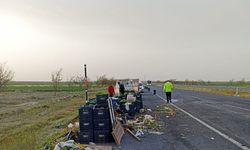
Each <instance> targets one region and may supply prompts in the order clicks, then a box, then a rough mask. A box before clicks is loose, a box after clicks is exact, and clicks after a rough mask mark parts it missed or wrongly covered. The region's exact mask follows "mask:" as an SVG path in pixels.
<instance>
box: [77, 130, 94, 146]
mask: <svg viewBox="0 0 250 150" xmlns="http://www.w3.org/2000/svg"><path fill="white" fill-rule="evenodd" d="M90 142H94V132H93V130H90V131H84V132H82V131H80V133H79V143H80V144H89V143H90Z"/></svg>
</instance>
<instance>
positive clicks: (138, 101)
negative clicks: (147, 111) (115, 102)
mask: <svg viewBox="0 0 250 150" xmlns="http://www.w3.org/2000/svg"><path fill="white" fill-rule="evenodd" d="M135 96H136V101H135V102H134V105H135V110H136V112H139V111H140V109H142V108H143V102H142V95H141V94H136V95H135Z"/></svg>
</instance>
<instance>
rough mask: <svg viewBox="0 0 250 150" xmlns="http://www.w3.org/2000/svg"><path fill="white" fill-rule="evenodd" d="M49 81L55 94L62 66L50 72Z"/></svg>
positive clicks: (60, 78) (60, 77)
mask: <svg viewBox="0 0 250 150" xmlns="http://www.w3.org/2000/svg"><path fill="white" fill-rule="evenodd" d="M51 81H52V86H53V89H54V92H55V95H57V92H58V90H59V86H60V82H61V81H62V68H61V69H59V70H58V71H56V72H54V73H52V74H51Z"/></svg>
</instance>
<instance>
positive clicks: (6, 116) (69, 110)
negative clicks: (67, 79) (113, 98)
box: [0, 82, 106, 150]
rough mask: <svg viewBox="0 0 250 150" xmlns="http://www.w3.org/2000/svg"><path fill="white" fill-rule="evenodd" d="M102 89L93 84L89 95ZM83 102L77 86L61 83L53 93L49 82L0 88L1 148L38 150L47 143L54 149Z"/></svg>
mask: <svg viewBox="0 0 250 150" xmlns="http://www.w3.org/2000/svg"><path fill="white" fill-rule="evenodd" d="M105 91H106V90H105V88H100V87H98V88H97V87H95V86H94V87H93V86H92V90H91V92H90V93H89V97H90V98H93V97H95V95H96V94H97V93H100V92H102V93H105ZM84 103H85V95H84V91H83V89H81V88H80V87H74V88H69V87H68V86H67V85H66V84H65V83H63V84H62V86H61V88H60V92H58V94H57V95H56V96H55V94H54V92H53V88H51V86H50V83H49V82H12V83H10V84H9V85H8V87H7V89H5V91H4V92H0V149H1V150H19V149H20V150H21V149H22V150H23V149H25V150H36V149H37V150H39V149H42V148H43V147H44V145H46V144H47V145H48V146H49V147H50V148H51V149H53V147H54V146H55V144H56V142H57V139H58V138H59V137H60V136H62V135H64V134H65V133H67V132H68V131H67V128H64V127H65V126H67V125H68V123H69V122H70V121H71V120H72V119H73V118H75V117H76V116H77V115H78V109H79V107H80V106H81V105H83V104H84Z"/></svg>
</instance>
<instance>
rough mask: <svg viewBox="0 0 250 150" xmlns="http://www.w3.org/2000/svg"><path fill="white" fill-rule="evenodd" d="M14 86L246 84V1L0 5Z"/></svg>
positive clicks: (0, 42)
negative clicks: (74, 81) (103, 78)
mask: <svg viewBox="0 0 250 150" xmlns="http://www.w3.org/2000/svg"><path fill="white" fill-rule="evenodd" d="M0 62H7V64H8V66H9V68H10V69H12V70H13V71H15V80H50V76H51V73H52V72H53V71H56V70H58V69H59V68H63V76H64V79H65V80H66V79H67V78H69V77H70V76H74V75H81V74H83V65H84V64H85V63H86V64H87V65H88V73H89V76H90V78H91V79H96V76H99V75H102V74H106V75H107V76H109V77H115V78H127V77H130V78H135V77H136V78H137V77H138V78H141V79H151V80H157V79H159V80H165V79H179V80H185V79H194V80H199V79H202V80H230V79H235V80H240V79H242V78H245V79H247V80H250V69H249V66H250V1H249V0H123V1H122V0H98V1H97V0H89V1H86V0H0Z"/></svg>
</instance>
